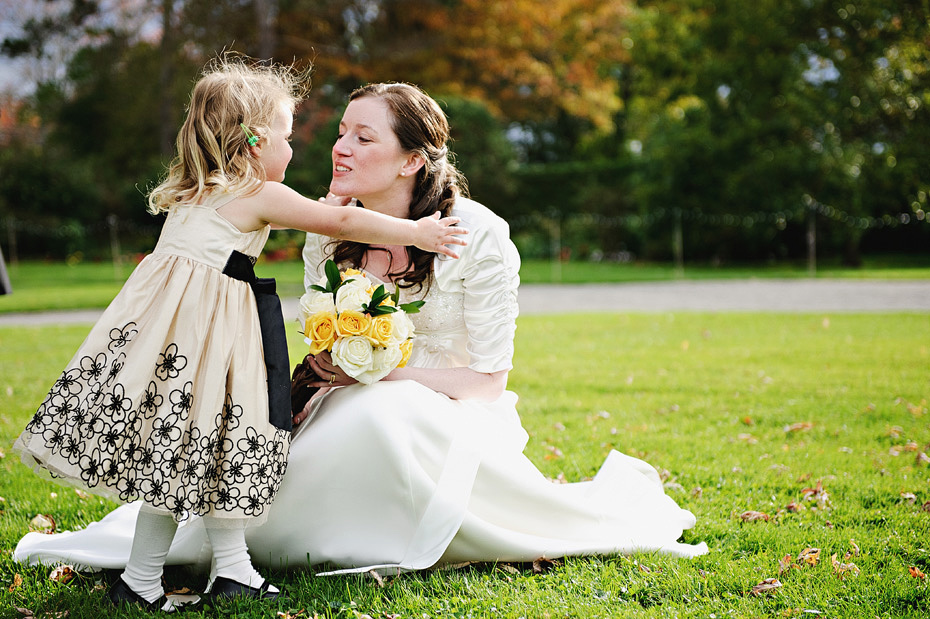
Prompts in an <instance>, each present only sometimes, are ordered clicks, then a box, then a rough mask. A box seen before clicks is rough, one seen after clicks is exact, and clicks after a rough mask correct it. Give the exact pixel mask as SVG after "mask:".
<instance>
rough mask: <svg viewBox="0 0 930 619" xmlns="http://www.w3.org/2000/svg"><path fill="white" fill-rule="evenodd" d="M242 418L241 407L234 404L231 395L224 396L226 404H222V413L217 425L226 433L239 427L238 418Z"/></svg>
mask: <svg viewBox="0 0 930 619" xmlns="http://www.w3.org/2000/svg"><path fill="white" fill-rule="evenodd" d="M240 417H242V407H241V406H239V405H238V404H234V403H233V401H232V395H231V394H229V393H227V394H226V402H225V403H224V404H223V413H222V415H221V419H220V422H219V424H218V425H222V426H223V427H224V428H226V430H227V431H230V430H235V429H236V428H238V427H239V418H240Z"/></svg>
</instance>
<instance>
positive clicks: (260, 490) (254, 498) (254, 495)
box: [239, 486, 271, 516]
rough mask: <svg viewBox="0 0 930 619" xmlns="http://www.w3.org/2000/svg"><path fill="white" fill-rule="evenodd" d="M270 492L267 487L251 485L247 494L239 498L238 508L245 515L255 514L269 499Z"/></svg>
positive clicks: (259, 511) (261, 509) (260, 510)
mask: <svg viewBox="0 0 930 619" xmlns="http://www.w3.org/2000/svg"><path fill="white" fill-rule="evenodd" d="M270 494H271V492H270V491H269V489H268V487H262V486H251V487H250V488H249V493H248V495H246V496H244V497H241V498H240V499H239V509H241V510H242V511H243V512H244V513H245V515H247V516H257V515H258V514H260V513H261V512H262V511H263V510H264V508H265V504H267V503H268V501H269V500H271V497H270V496H269V495H270Z"/></svg>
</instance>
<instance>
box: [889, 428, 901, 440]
mask: <svg viewBox="0 0 930 619" xmlns="http://www.w3.org/2000/svg"><path fill="white" fill-rule="evenodd" d="M902 434H904V428H902V427H901V426H891V429H890V430H888V436H890V437H891V438H901V435H902Z"/></svg>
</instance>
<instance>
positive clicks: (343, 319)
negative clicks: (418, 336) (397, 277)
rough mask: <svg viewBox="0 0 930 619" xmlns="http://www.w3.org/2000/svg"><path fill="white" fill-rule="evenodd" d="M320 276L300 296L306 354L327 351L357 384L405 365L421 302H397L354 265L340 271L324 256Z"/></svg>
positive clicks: (334, 361) (374, 378)
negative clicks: (324, 262)
mask: <svg viewBox="0 0 930 619" xmlns="http://www.w3.org/2000/svg"><path fill="white" fill-rule="evenodd" d="M324 270H325V275H324V277H323V278H322V279H321V280H320V281H319V282H318V283H317V284H315V285H313V286H311V287H310V291H308V292H307V293H306V294H304V295H303V296H302V297H301V299H300V309H299V310H298V312H299V313H298V318H299V319H300V321H301V324H303V325H304V332H303V333H304V336H305V337H304V341H305V342H306V343H307V344H308V345H309V346H310V354H311V355H317V354H319V353H320V352H322V351H324V350H326V351H329V352H330V353H331V354H332V357H333V363H335V364H336V365H338V366H339V367H340V368H341V369H342V370H343V371H344V372H345V373H346V374H348V375H349V376H351V377H352V378H354V379H356V380H357V381H359V382H360V383H364V384H366V385H370V384H371V383H373V382H376V381H379V380H381V379H382V378H384V377H385V376H386V375H387V374H388V373H389V372H391V370H393V369H394V368H396V367H404V366H405V365H406V364H407V360H408V359H409V358H410V351H411V350H412V347H413V337H414V332H413V322H412V321H411V320H410V317H409V316H408V314H413V313H417V312H419V311H420V307H422V306H423V301H413V302H411V303H404V304H401V303H399V296H400V294H399V291H398V290H397V289H395V290H394V292H393V293H389V292H387V291H386V290H385V288H384V284H382V283H380V282H377V281H372V278H370V277H369V276H368V275H367V274H365V273H364V272H363V271H359V270H358V269H346V270H345V271H340V270H339V268H338V267H337V266H336V263H335V262H333V261H332V260H327V261H326V265H325V269H324Z"/></svg>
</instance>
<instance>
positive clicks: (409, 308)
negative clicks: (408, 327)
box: [397, 301, 426, 314]
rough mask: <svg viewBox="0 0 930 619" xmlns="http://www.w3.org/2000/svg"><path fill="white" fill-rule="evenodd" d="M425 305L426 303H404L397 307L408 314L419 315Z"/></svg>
mask: <svg viewBox="0 0 930 619" xmlns="http://www.w3.org/2000/svg"><path fill="white" fill-rule="evenodd" d="M424 305H426V301H411V302H410V303H403V304H401V305H398V306H397V307H399V308H400V309H402V310H404V313H406V314H419V313H420V308H421V307H423V306H424Z"/></svg>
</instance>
